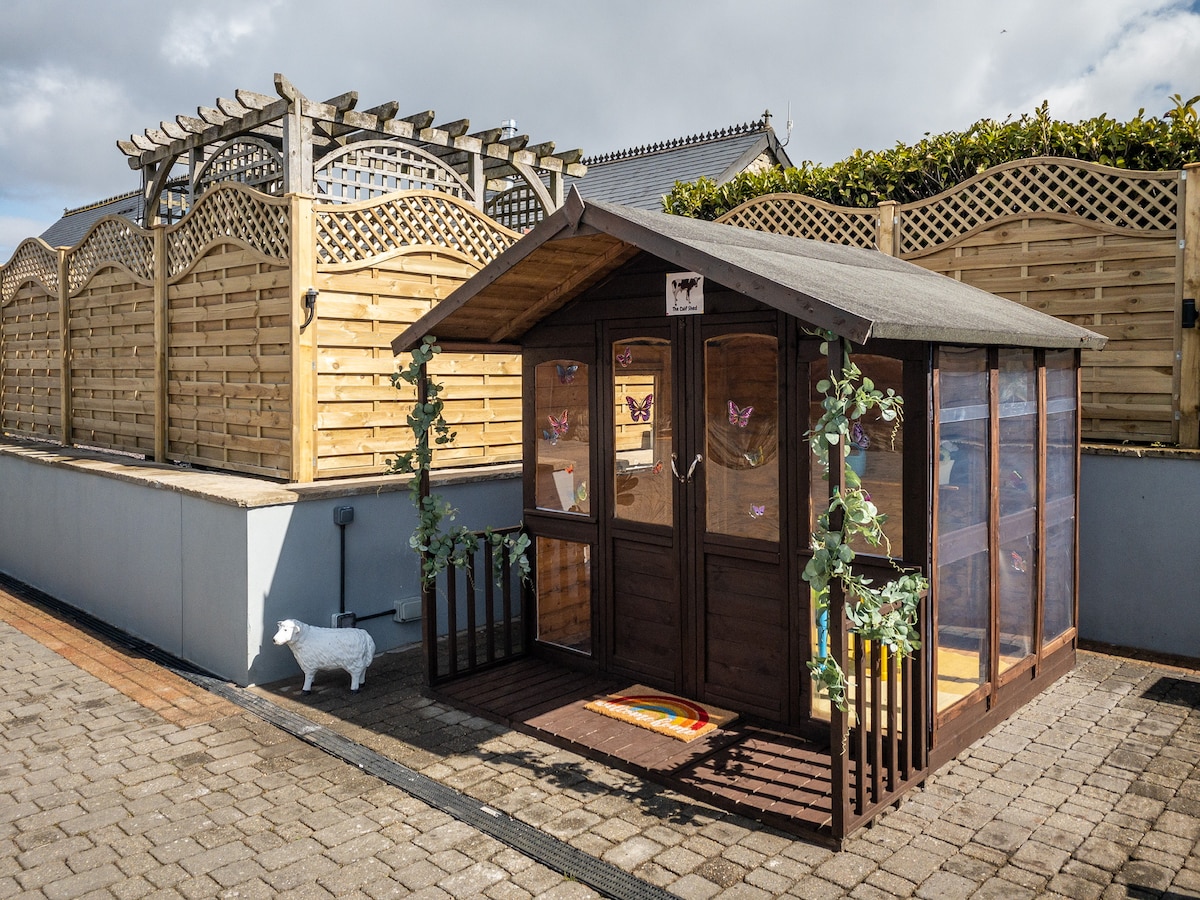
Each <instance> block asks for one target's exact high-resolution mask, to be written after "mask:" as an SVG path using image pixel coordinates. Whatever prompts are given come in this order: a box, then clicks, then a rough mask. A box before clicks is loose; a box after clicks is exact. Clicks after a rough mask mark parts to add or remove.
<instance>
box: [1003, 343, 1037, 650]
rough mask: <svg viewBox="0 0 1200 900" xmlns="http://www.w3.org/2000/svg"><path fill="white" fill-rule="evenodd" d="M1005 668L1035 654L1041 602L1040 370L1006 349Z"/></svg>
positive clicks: (1025, 353)
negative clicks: (1036, 621) (1035, 628)
mask: <svg viewBox="0 0 1200 900" xmlns="http://www.w3.org/2000/svg"><path fill="white" fill-rule="evenodd" d="M999 377H1000V560H999V563H998V565H997V571H998V572H999V577H1000V635H999V641H1000V671H1001V672H1003V671H1005V670H1006V669H1008V668H1010V667H1011V666H1013V665H1014V664H1016V663H1018V662H1020V661H1021V660H1022V659H1024V658H1025V657H1026V656H1028V655H1029V654H1030V653H1032V652H1033V617H1034V612H1035V610H1036V608H1037V607H1036V604H1037V580H1038V576H1037V571H1036V570H1037V481H1038V472H1037V465H1038V454H1037V447H1038V435H1037V369H1036V366H1035V363H1034V358H1033V351H1032V350H1001V351H1000V373H999Z"/></svg>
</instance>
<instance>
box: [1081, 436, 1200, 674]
mask: <svg viewBox="0 0 1200 900" xmlns="http://www.w3.org/2000/svg"><path fill="white" fill-rule="evenodd" d="M1079 520H1080V521H1079V531H1080V535H1079V557H1080V573H1079V575H1080V578H1079V634H1080V637H1081V638H1083V639H1084V640H1091V641H1101V642H1103V643H1106V644H1116V645H1118V646H1122V647H1131V648H1136V649H1139V650H1149V651H1152V652H1155V653H1167V654H1175V655H1180V656H1189V657H1200V457H1197V456H1195V455H1184V454H1178V455H1163V456H1145V457H1137V456H1132V455H1122V456H1116V455H1098V454H1093V453H1085V454H1084V456H1083V458H1082V461H1081V465H1080V490H1079Z"/></svg>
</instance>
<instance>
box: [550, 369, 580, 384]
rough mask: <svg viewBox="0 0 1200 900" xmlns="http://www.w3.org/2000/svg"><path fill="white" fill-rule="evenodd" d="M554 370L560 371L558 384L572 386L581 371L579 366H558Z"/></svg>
mask: <svg viewBox="0 0 1200 900" xmlns="http://www.w3.org/2000/svg"><path fill="white" fill-rule="evenodd" d="M554 368H555V369H557V370H558V383H559V384H570V383H571V382H572V381H574V380H575V373H576V372H578V371H579V366H578V365H574V366H559V365H556V366H555V367H554Z"/></svg>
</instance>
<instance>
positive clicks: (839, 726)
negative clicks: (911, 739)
mask: <svg viewBox="0 0 1200 900" xmlns="http://www.w3.org/2000/svg"><path fill="white" fill-rule="evenodd" d="M826 347H827V350H826V355H827V359H828V363H829V376H830V378H838V379H840V378H842V377H843V375H844V371H845V370H844V367H843V360H844V359H845V353H846V345H845V342H844V341H843V340H842V339H841V338H837V339H836V340H830V341H827V342H826ZM836 451H837V452H836V453H834V451H833V449H831V450H830V454H829V499H830V500H833V498H834V495H835V493H836V494H845V492H846V447H845V443H844V442H839V443H838V445H837V447H836ZM835 457H836V458H835ZM844 525H845V515H844V513H843V511H842V510H841V509H835V510H833V511H832V512H831V513H830V514H829V530H830V531H831V532H837V531H841V530H842V528H843V526H844ZM829 655H830V656H832V657H833V658H834V660H835V661H836V662H837V664H838V665H839V666H841V667H842V671H843V672H846V673H847V675H846V677H847V697H846V699H847V700H849V682H848V679H849V678H850V673H849V660H848V659H847V657H848V656H849V640H848V638H847V633H846V595H845V592H844V591H843V590H842V585H841V583H840V582H838V581H837V580H836V579H834V580H831V581H830V583H829ZM855 689H856V690H857V689H860V686H859V685H855ZM849 726H850V717H849V714H848V713H847V712H846V711H845V710H841V709H838V707H837V704H835V703H830V704H829V768H830V771H829V783H830V788H831V796H830V806H831V807H832V810H831V811H832V813H833V823H832V824H833V837H834V839H835V840H837V841H841V840H842V839H843V838H844V837H845V836H846V823H847V820H848V819H849V818H850V809H849V803H850V754H849V749H850V727H849Z"/></svg>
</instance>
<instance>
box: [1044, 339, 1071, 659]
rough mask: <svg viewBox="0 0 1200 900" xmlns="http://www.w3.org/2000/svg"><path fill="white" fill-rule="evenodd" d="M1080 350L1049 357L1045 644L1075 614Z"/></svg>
mask: <svg viewBox="0 0 1200 900" xmlns="http://www.w3.org/2000/svg"><path fill="white" fill-rule="evenodd" d="M1076 378H1077V372H1076V370H1075V353H1074V351H1070V350H1065V351H1052V352H1051V351H1048V352H1047V353H1046V596H1045V606H1044V608H1043V618H1042V640H1043V642H1049V641H1052V640H1054V639H1055V638H1056V637H1058V636H1059V635H1061V634H1063V633H1064V632H1065V631H1067V629H1069V628H1070V627H1071V626H1072V625H1074V624H1075V622H1074V614H1075V418H1076V414H1077V410H1076V405H1077V401H1076V397H1077V396H1078V395H1077V391H1076Z"/></svg>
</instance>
